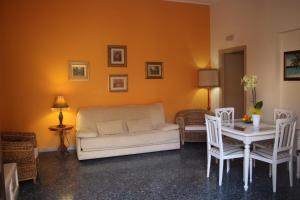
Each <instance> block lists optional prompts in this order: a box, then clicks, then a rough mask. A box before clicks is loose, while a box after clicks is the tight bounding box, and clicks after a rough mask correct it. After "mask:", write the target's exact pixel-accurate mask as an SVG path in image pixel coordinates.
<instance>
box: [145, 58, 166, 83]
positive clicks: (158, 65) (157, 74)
mask: <svg viewBox="0 0 300 200" xmlns="http://www.w3.org/2000/svg"><path fill="white" fill-rule="evenodd" d="M162 78H163V63H162V62H146V79H162Z"/></svg>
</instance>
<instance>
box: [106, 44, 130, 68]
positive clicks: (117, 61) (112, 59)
mask: <svg viewBox="0 0 300 200" xmlns="http://www.w3.org/2000/svg"><path fill="white" fill-rule="evenodd" d="M107 51H108V66H109V67H127V47H126V46H125V45H108V46H107Z"/></svg>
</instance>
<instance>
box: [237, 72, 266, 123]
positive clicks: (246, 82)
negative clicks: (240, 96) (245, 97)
mask: <svg viewBox="0 0 300 200" xmlns="http://www.w3.org/2000/svg"><path fill="white" fill-rule="evenodd" d="M241 84H242V85H243V86H244V90H245V91H248V90H251V93H252V103H253V107H251V108H250V109H249V113H250V114H252V115H254V114H256V115H261V114H262V107H263V101H258V102H257V101H256V86H257V76H255V75H245V76H244V77H243V78H242V80H241ZM244 118H247V119H248V120H249V116H244Z"/></svg>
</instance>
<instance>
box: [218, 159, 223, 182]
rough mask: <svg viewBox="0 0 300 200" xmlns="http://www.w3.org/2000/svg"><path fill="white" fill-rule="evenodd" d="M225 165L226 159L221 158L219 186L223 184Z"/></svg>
mask: <svg viewBox="0 0 300 200" xmlns="http://www.w3.org/2000/svg"><path fill="white" fill-rule="evenodd" d="M223 165H224V160H223V159H220V162H219V186H221V185H222V178H223Z"/></svg>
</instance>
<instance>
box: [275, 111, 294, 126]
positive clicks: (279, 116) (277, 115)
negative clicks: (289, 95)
mask: <svg viewBox="0 0 300 200" xmlns="http://www.w3.org/2000/svg"><path fill="white" fill-rule="evenodd" d="M293 116H294V113H293V111H291V110H285V109H279V108H275V109H274V122H275V123H276V120H277V119H286V118H291V117H293Z"/></svg>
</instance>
